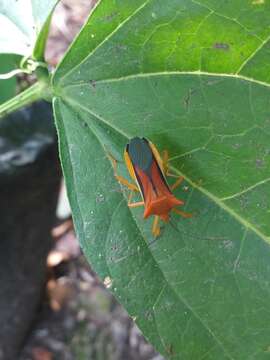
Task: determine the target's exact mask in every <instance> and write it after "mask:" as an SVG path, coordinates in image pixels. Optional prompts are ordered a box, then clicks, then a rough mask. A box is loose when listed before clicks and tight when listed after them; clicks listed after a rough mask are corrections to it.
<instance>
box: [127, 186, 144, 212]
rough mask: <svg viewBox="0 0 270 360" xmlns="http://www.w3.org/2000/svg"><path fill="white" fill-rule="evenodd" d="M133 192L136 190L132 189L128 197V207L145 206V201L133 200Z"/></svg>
mask: <svg viewBox="0 0 270 360" xmlns="http://www.w3.org/2000/svg"><path fill="white" fill-rule="evenodd" d="M133 194H134V191H133V190H131V191H130V194H129V197H128V207H130V208H135V207H139V206H144V201H137V202H132V197H133Z"/></svg>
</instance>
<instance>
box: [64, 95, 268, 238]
mask: <svg viewBox="0 0 270 360" xmlns="http://www.w3.org/2000/svg"><path fill="white" fill-rule="evenodd" d="M65 101H68V102H69V103H70V104H71V106H72V104H73V106H74V107H78V108H81V109H82V110H84V111H86V112H88V113H89V114H91V115H92V116H93V117H95V118H96V119H97V120H99V121H101V122H102V123H103V124H105V125H106V126H108V127H109V128H110V129H113V130H114V131H115V132H117V133H119V134H121V135H122V136H124V137H125V138H126V139H127V140H128V139H130V136H129V135H128V134H126V133H125V132H123V131H122V130H121V129H119V128H118V127H116V126H115V125H114V126H113V125H112V124H110V123H109V122H108V121H107V120H105V119H104V118H102V117H101V116H100V115H97V114H96V113H94V112H93V111H91V110H90V109H88V108H87V107H85V106H83V105H82V104H80V103H79V102H77V101H76V100H74V99H72V98H70V97H68V96H66V95H65ZM171 168H172V169H173V170H174V171H175V172H176V174H178V175H179V176H183V177H184V178H185V180H186V181H187V182H188V183H189V184H190V185H191V186H192V187H193V188H195V189H197V190H198V191H200V192H201V193H203V194H204V195H205V196H206V197H208V198H209V199H210V200H212V201H213V202H214V203H215V204H217V205H218V206H219V207H220V208H222V209H223V210H224V211H225V212H227V213H228V214H230V215H231V216H232V217H233V218H235V219H236V220H237V221H238V222H239V223H240V224H242V225H243V226H244V227H246V228H247V229H250V230H251V231H252V232H254V233H255V234H256V235H258V236H259V237H260V238H261V239H263V240H264V241H265V242H266V243H268V244H269V243H270V237H269V236H267V235H266V234H264V233H263V232H261V231H260V230H259V229H258V228H256V227H255V226H254V225H253V224H251V223H250V222H249V221H247V220H246V219H244V218H242V217H241V216H240V215H239V214H238V213H237V212H236V211H234V210H233V209H231V208H230V207H229V206H228V205H226V204H225V203H224V202H222V201H221V200H220V199H219V198H218V197H216V196H215V195H213V194H212V193H210V192H209V191H208V190H207V189H205V188H203V187H201V186H199V185H198V184H196V183H195V182H194V181H192V180H191V179H190V178H189V177H188V176H187V175H185V174H184V173H183V172H181V171H179V170H178V169H177V168H175V167H173V166H171Z"/></svg>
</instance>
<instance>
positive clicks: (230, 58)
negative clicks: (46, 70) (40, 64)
mask: <svg viewBox="0 0 270 360" xmlns="http://www.w3.org/2000/svg"><path fill="white" fill-rule="evenodd" d="M269 10H270V2H269V1H266V0H265V1H252V2H246V1H243V0H242V1H241V0H239V1H227V2H218V1H217V0H204V1H200V2H198V1H195V0H194V1H187V0H186V1H185V0H182V1H180V0H172V1H170V2H164V1H160V0H152V1H151V0H148V1H138V0H137V1H134V0H132V1H131V0H130V1H125V2H123V1H120V0H119V1H114V2H112V1H109V0H108V1H107V0H103V1H101V2H100V4H99V5H98V6H97V7H96V9H95V10H94V11H93V13H92V15H91V17H90V19H89V21H88V22H87V24H86V26H85V27H84V29H83V30H82V31H81V33H80V35H79V36H78V37H77V39H76V40H75V42H74V44H73V46H72V47H71V48H70V50H69V52H68V53H67V55H66V57H65V58H64V60H63V61H62V63H61V64H60V66H59V67H58V69H57V71H56V73H55V75H54V79H53V86H54V94H55V98H54V110H55V117H56V124H57V128H58V135H59V140H60V153H61V160H62V165H63V170H64V174H65V179H66V183H67V187H68V193H69V198H70V202H71V206H72V211H73V217H74V221H75V226H76V232H77V234H78V237H79V239H80V242H81V245H82V247H83V250H84V252H85V255H86V256H87V258H88V259H89V261H90V262H91V264H92V265H93V267H94V269H95V271H96V272H97V273H98V274H99V276H100V277H101V278H102V279H104V282H105V283H106V284H109V285H110V287H111V289H112V291H113V292H114V293H115V295H116V297H117V298H118V299H119V301H120V302H121V303H122V304H123V305H124V306H125V307H126V309H127V310H128V312H129V314H130V315H131V316H132V317H133V318H134V319H135V320H136V322H137V323H138V325H139V326H140V328H141V329H142V331H143V332H144V335H145V336H146V337H147V338H148V339H149V340H150V341H151V342H152V343H153V344H154V346H155V347H156V349H157V350H158V351H160V352H161V353H162V354H163V355H165V357H166V358H171V359H196V360H197V359H199V360H216V359H219V360H220V359H239V360H242V359H249V360H252V359H268V358H269V356H270V355H269V354H270V342H269V331H270V312H269V311H268V307H269V305H268V304H269V301H270V282H269V281H270V280H269V279H270V248H269V241H270V221H269V220H270V200H269V199H270V181H269V180H270V171H269V170H270V141H269V137H270V121H269V111H270V101H269V100H270V87H269V82H268V79H269V71H268V68H267V67H268V65H267V63H268V62H269V60H270V59H269V58H268V52H267V47H268V46H269V44H268V43H269V41H268V39H269V36H270V27H269V23H270V12H269ZM269 55H270V54H269ZM253 63H256V64H257V65H258V66H256V67H253V66H252V64H253ZM133 136H145V137H147V138H149V139H150V140H151V141H153V142H154V143H155V144H156V146H157V147H158V149H159V150H160V151H163V150H165V149H168V150H169V152H170V156H171V166H172V170H173V171H175V173H176V174H179V175H184V177H185V183H184V185H183V186H182V188H181V189H177V190H176V192H175V193H176V195H177V196H178V197H179V198H181V199H183V200H185V206H184V207H183V209H184V210H185V211H188V212H191V213H193V217H192V218H191V219H182V218H180V217H178V216H177V215H172V219H171V224H166V225H165V226H163V227H162V233H161V236H160V237H159V238H158V239H157V240H155V239H153V236H152V234H151V225H152V224H151V221H148V220H143V218H142V215H143V210H142V209H141V208H138V209H132V210H131V209H129V208H128V207H127V200H126V199H127V195H128V192H127V191H126V190H125V189H123V188H121V187H120V186H119V184H118V182H117V181H116V180H115V178H114V176H113V170H112V165H111V162H110V161H109V159H108V156H107V154H108V153H110V154H112V155H113V156H114V157H115V158H116V159H118V160H121V161H120V162H119V166H118V172H119V174H121V175H122V176H125V177H127V178H128V174H127V170H126V169H125V166H124V163H123V162H122V157H123V151H124V148H125V144H126V143H127V141H128V139H130V138H131V137H133ZM137 199H139V198H137ZM135 200H136V198H135Z"/></svg>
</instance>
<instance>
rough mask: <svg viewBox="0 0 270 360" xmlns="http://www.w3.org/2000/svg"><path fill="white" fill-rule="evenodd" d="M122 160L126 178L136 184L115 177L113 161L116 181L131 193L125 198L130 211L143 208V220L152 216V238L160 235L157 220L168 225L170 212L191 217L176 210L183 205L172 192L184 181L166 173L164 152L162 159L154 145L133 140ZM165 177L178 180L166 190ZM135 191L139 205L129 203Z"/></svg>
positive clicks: (167, 167) (143, 140)
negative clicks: (127, 174) (127, 173)
mask: <svg viewBox="0 0 270 360" xmlns="http://www.w3.org/2000/svg"><path fill="white" fill-rule="evenodd" d="M124 159H125V163H126V166H127V169H128V171H129V174H130V176H131V178H132V179H133V180H134V181H135V183H131V182H129V181H128V180H127V179H125V178H124V177H122V176H120V175H118V174H117V171H116V167H117V161H116V160H115V159H114V158H112V162H113V166H114V173H115V177H116V179H117V180H118V181H119V182H120V183H121V184H122V185H124V186H126V187H127V188H128V189H129V190H131V191H130V194H129V197H128V206H129V207H130V208H135V207H139V206H144V215H143V217H144V218H145V219H146V218H148V217H149V216H151V215H154V222H153V226H152V233H153V235H154V237H157V236H159V235H160V225H159V221H160V219H161V220H163V221H164V222H169V219H170V212H171V211H173V212H174V213H176V214H178V215H181V216H183V217H184V218H189V217H191V216H192V215H191V214H189V213H186V212H184V211H181V210H179V209H177V208H176V207H177V206H179V205H183V204H184V202H183V201H182V200H179V199H177V198H176V197H175V196H174V195H173V193H172V191H173V190H174V189H176V188H177V187H178V186H179V185H180V184H181V183H182V181H183V179H184V178H183V176H176V175H174V174H171V173H170V172H169V166H168V152H167V151H164V153H163V156H162V157H161V155H160V154H159V152H158V150H157V148H156V147H155V145H154V144H153V143H151V142H150V141H149V140H147V139H146V138H139V137H134V138H132V139H131V140H130V141H129V143H128V144H127V145H126V149H125V151H124ZM166 176H172V177H177V180H176V181H175V183H174V184H173V185H172V186H169V185H168V183H167V181H166ZM138 191H139V192H140V193H141V196H142V201H138V202H132V196H133V194H134V192H138Z"/></svg>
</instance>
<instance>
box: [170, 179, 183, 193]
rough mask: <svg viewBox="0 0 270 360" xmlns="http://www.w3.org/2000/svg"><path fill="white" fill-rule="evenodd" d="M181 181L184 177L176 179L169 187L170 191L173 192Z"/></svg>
mask: <svg viewBox="0 0 270 360" xmlns="http://www.w3.org/2000/svg"><path fill="white" fill-rule="evenodd" d="M183 180H184V176H179V177H178V179H177V180H176V182H175V183H174V184H173V185H172V186H170V189H171V190H174V189H176V188H178V186H180V185H181V183H182V181H183Z"/></svg>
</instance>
